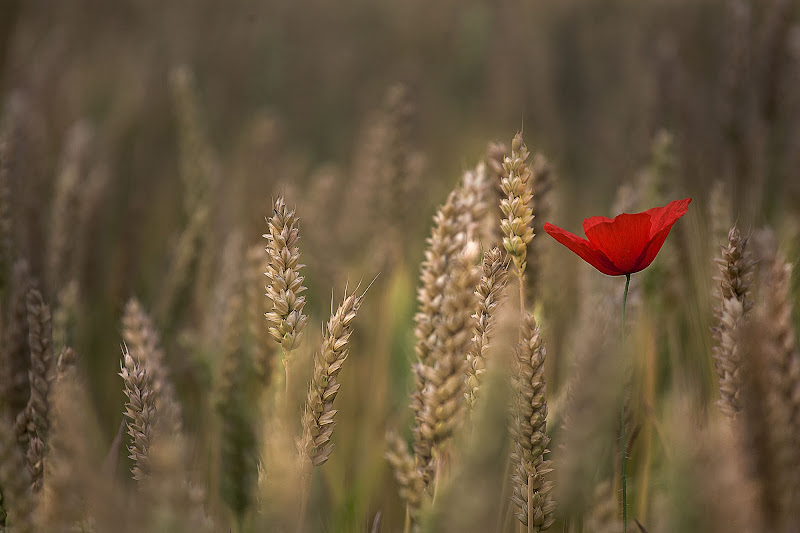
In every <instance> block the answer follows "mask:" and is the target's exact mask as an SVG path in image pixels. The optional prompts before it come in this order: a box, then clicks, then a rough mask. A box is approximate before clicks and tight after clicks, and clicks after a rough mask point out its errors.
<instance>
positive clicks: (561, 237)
mask: <svg viewBox="0 0 800 533" xmlns="http://www.w3.org/2000/svg"><path fill="white" fill-rule="evenodd" d="M544 230H545V231H546V232H547V234H548V235H550V236H551V237H553V238H554V239H555V240H557V241H558V242H560V243H561V244H563V245H564V246H566V247H567V248H569V249H570V250H572V251H573V252H575V254H577V255H578V256H579V257H580V258H581V259H583V260H584V261H586V262H587V263H589V264H590V265H592V266H593V267H595V268H596V269H597V270H599V271H600V272H602V273H603V274H607V275H609V276H621V275H623V274H624V272H621V271H619V269H617V268H616V267H615V266H614V263H612V262H611V261H610V260H609V259H608V257H606V256H605V255H604V254H603V253H602V252H601V251H600V250H597V249H596V248H594V247H593V246H592V244H591V243H590V242H589V241H587V240H586V239H583V238H581V237H578V236H577V235H575V234H574V233H570V232H569V231H567V230H564V229H562V228H559V227H558V226H554V225H553V224H550V223H549V222H548V223H545V225H544Z"/></svg>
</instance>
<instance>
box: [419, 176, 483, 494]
mask: <svg viewBox="0 0 800 533" xmlns="http://www.w3.org/2000/svg"><path fill="white" fill-rule="evenodd" d="M488 194H489V184H488V180H487V179H486V168H485V165H482V164H481V165H479V166H478V167H477V168H476V169H475V171H474V172H472V171H469V172H466V173H465V174H464V176H463V179H462V183H461V185H459V186H458V187H456V188H455V189H454V190H453V191H452V192H451V193H450V195H449V196H448V198H447V201H446V202H445V204H444V205H443V206H442V207H441V208H440V209H439V211H438V212H437V213H436V215H435V216H434V228H433V231H432V233H431V237H430V238H429V239H428V248H427V250H426V251H425V260H424V261H423V263H422V268H421V274H420V278H421V281H422V285H421V287H420V289H419V291H418V296H417V298H418V301H419V310H418V312H417V314H416V315H415V322H416V327H415V329H414V333H415V336H416V339H417V342H416V352H417V357H418V358H419V361H418V362H417V363H416V364H415V365H414V366H413V372H414V379H415V388H416V390H415V391H414V392H413V393H412V402H411V408H412V410H413V411H414V414H415V427H414V454H415V459H416V462H417V466H418V467H419V468H420V469H421V470H422V472H423V474H424V475H425V479H426V481H427V482H430V481H431V479H432V476H433V474H434V465H432V460H433V456H434V452H435V451H436V448H440V450H439V452H437V453H440V454H441V453H442V450H441V448H442V447H444V446H445V445H446V443H447V441H448V440H449V439H450V437H451V436H452V434H453V431H454V430H455V428H456V427H457V426H458V424H459V422H460V421H461V415H462V411H463V406H464V388H465V381H464V372H465V370H466V358H465V356H466V352H467V350H468V347H469V343H470V341H471V338H470V337H471V329H472V321H471V315H472V312H473V311H474V309H475V304H476V302H475V293H474V290H475V285H476V284H477V281H478V279H479V277H478V276H479V269H478V267H477V266H476V265H475V260H476V259H477V255H478V248H477V245H476V243H475V241H474V239H475V238H477V235H478V233H479V229H480V225H481V222H482V221H483V218H484V216H485V215H486V212H487V210H488V204H487V196H488ZM439 466H441V464H439Z"/></svg>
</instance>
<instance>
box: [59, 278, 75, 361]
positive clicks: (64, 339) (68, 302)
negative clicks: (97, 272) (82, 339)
mask: <svg viewBox="0 0 800 533" xmlns="http://www.w3.org/2000/svg"><path fill="white" fill-rule="evenodd" d="M78 298H79V296H78V282H77V281H75V280H74V279H71V280H70V281H68V282H67V284H66V285H64V286H63V287H61V288H60V289H59V291H58V294H57V295H56V305H55V307H54V308H53V344H54V345H55V347H56V350H61V349H63V348H64V347H66V346H68V345H69V344H70V343H71V342H72V341H74V338H73V337H74V336H75V327H76V323H77V321H78Z"/></svg>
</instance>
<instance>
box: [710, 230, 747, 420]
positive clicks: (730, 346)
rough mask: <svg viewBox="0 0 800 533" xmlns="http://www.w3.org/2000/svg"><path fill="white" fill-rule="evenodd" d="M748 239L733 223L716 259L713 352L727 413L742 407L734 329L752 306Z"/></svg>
mask: <svg viewBox="0 0 800 533" xmlns="http://www.w3.org/2000/svg"><path fill="white" fill-rule="evenodd" d="M747 242H748V240H747V238H742V236H741V234H740V233H739V229H738V228H737V227H736V226H734V227H733V228H731V230H730V232H729V233H728V245H727V246H722V256H721V257H720V258H717V259H716V260H715V261H716V263H717V265H718V266H719V275H718V276H717V277H716V278H714V279H715V281H716V282H717V287H716V289H715V292H716V294H717V296H718V297H719V302H718V304H717V306H716V308H715V310H714V314H715V316H716V319H717V325H716V327H715V328H714V330H713V335H714V341H715V346H714V347H713V349H712V355H713V357H714V367H715V368H716V371H717V377H718V379H719V392H720V400H719V406H720V409H721V410H722V412H724V413H725V414H726V415H728V416H735V415H736V414H737V413H739V412H740V411H741V410H742V400H741V386H742V383H741V381H742V378H741V372H742V358H741V354H740V349H739V347H738V340H737V335H738V332H737V329H738V328H740V327H741V325H742V323H743V320H744V319H745V316H746V315H747V314H748V312H749V311H750V308H751V307H752V306H753V302H752V296H751V294H750V286H751V283H752V280H753V275H754V266H755V262H754V261H753V259H752V257H751V254H750V252H749V250H748V248H747Z"/></svg>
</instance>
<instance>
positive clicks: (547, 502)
mask: <svg viewBox="0 0 800 533" xmlns="http://www.w3.org/2000/svg"><path fill="white" fill-rule="evenodd" d="M521 326H522V331H521V339H522V340H521V342H520V345H519V347H518V349H517V366H516V372H515V374H514V378H513V383H514V389H515V395H516V402H515V413H514V423H513V426H512V431H511V436H512V439H513V441H514V450H513V452H512V454H511V462H512V465H513V468H514V472H513V474H512V475H511V483H512V485H513V486H514V495H513V496H512V500H513V501H514V503H515V504H516V505H517V509H518V510H517V517H518V518H519V520H520V522H522V524H524V525H527V526H529V527H528V531H536V532H538V531H545V530H547V529H548V528H549V527H550V526H551V525H552V524H553V521H554V519H555V518H554V513H555V507H556V504H555V501H554V500H553V497H552V494H551V492H552V490H553V482H552V481H550V480H548V479H547V477H548V476H547V474H549V473H550V472H551V471H552V468H551V466H550V461H549V460H547V459H545V458H544V456H545V454H547V453H548V452H549V451H548V449H547V445H548V444H549V443H550V438H549V437H548V436H547V385H546V383H545V380H544V360H545V354H546V351H545V347H544V343H543V342H542V338H541V336H540V335H539V324H538V323H537V322H536V319H535V318H534V317H533V315H531V314H529V313H526V314H525V316H524V317H523V322H522V325H521ZM531 513H532V514H531ZM531 524H532V526H533V527H532V528H531V527H530V526H531Z"/></svg>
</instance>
